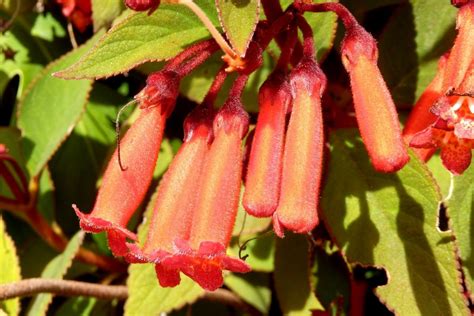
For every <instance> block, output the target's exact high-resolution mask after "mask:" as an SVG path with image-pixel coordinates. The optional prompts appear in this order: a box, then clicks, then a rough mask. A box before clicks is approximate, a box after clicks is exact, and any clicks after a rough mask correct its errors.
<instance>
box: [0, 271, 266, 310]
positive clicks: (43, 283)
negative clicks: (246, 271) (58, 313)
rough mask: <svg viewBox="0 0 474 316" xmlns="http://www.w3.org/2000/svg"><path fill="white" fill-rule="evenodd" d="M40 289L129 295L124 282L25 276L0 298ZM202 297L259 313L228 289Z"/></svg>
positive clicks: (65, 293)
mask: <svg viewBox="0 0 474 316" xmlns="http://www.w3.org/2000/svg"><path fill="white" fill-rule="evenodd" d="M39 293H52V294H56V295H60V296H89V297H96V298H100V299H106V300H112V299H119V300H125V299H127V298H128V290H127V287H126V286H125V285H102V284H95V283H89V282H80V281H71V280H57V279H41V278H32V279H25V280H21V281H18V282H13V283H7V284H3V285H0V301H1V300H7V299H11V298H15V297H25V296H34V295H36V294H39ZM201 299H204V300H207V301H211V302H218V303H222V304H225V305H229V306H232V307H234V308H237V309H240V310H245V311H247V312H249V313H250V314H252V315H260V314H261V313H260V312H259V311H258V310H256V309H255V308H254V307H253V306H251V305H249V304H247V303H246V302H244V301H243V300H242V299H241V298H240V297H238V296H237V295H235V294H234V293H233V292H231V291H229V290H224V289H218V290H216V291H214V292H206V293H205V294H204V295H203V296H202V297H201Z"/></svg>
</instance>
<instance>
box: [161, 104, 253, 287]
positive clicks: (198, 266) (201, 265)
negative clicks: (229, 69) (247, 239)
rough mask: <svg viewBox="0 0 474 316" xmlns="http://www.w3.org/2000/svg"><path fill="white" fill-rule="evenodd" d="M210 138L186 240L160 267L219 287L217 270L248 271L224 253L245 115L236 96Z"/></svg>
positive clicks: (236, 192) (238, 174) (239, 170)
mask: <svg viewBox="0 0 474 316" xmlns="http://www.w3.org/2000/svg"><path fill="white" fill-rule="evenodd" d="M213 130H214V141H213V142H212V145H211V148H210V151H209V153H208V156H207V159H206V161H205V163H204V167H203V171H202V175H201V177H202V178H201V182H200V183H199V184H197V187H196V189H198V190H199V197H198V200H197V204H196V208H195V212H194V217H193V224H192V229H191V232H190V237H189V240H188V241H184V240H183V241H182V242H181V243H180V244H177V243H175V246H176V248H177V250H178V252H179V253H180V255H175V256H172V257H166V258H164V259H163V261H162V264H163V266H167V267H168V269H173V268H174V269H179V270H181V271H182V272H184V273H185V274H186V275H188V276H189V277H190V278H192V279H193V280H195V281H196V282H197V283H198V284H199V285H200V286H202V287H203V288H204V289H206V290H215V289H217V288H219V287H220V286H222V284H223V278H222V270H224V269H225V270H231V271H234V272H242V273H243V272H248V271H250V267H249V266H248V265H247V264H246V263H245V262H243V261H241V260H239V259H236V258H231V257H228V256H227V255H226V248H227V246H228V245H229V242H230V238H231V235H232V229H233V226H234V223H235V217H236V215H237V209H238V204H239V196H240V187H241V176H242V158H243V153H242V148H241V142H242V138H243V137H244V136H245V135H246V133H247V130H248V115H247V113H245V111H244V110H243V109H242V104H241V103H240V100H239V99H238V98H236V97H230V98H229V99H228V100H227V102H226V104H225V105H224V106H223V107H222V109H221V110H220V111H219V113H218V114H217V116H216V118H215V119H214V126H213Z"/></svg>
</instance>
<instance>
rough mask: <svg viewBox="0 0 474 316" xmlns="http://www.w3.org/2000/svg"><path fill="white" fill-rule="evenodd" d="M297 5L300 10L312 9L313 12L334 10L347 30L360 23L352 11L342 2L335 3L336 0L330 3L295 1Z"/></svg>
mask: <svg viewBox="0 0 474 316" xmlns="http://www.w3.org/2000/svg"><path fill="white" fill-rule="evenodd" d="M295 7H296V8H297V9H298V10H300V11H311V12H328V11H331V12H334V13H336V14H337V16H338V17H339V18H340V19H341V21H342V23H344V27H345V28H346V30H349V29H351V28H354V27H355V26H356V25H358V24H359V23H358V22H357V20H356V19H355V18H354V16H353V15H352V13H351V12H350V11H349V10H348V9H347V8H346V7H345V6H343V5H342V4H340V3H335V2H328V3H314V4H306V3H302V2H297V3H295Z"/></svg>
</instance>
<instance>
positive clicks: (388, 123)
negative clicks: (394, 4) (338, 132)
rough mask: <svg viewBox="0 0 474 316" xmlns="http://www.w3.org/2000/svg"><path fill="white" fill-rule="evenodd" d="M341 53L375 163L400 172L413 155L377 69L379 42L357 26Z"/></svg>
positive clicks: (360, 121)
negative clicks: (409, 154) (407, 148)
mask: <svg viewBox="0 0 474 316" xmlns="http://www.w3.org/2000/svg"><path fill="white" fill-rule="evenodd" d="M341 53H342V56H343V58H342V61H343V64H344V67H345V68H346V70H347V71H348V73H349V76H350V81H351V86H352V96H353V99H354V107H355V111H356V117H357V122H358V124H359V130H360V134H361V136H362V140H363V141H364V144H365V146H366V148H367V151H368V153H369V156H370V159H371V161H372V164H373V166H374V168H375V169H376V170H378V171H381V172H394V171H397V170H399V169H401V168H402V167H403V166H404V165H405V164H406V163H407V162H408V160H409V156H408V153H407V150H406V148H405V145H404V143H403V140H402V136H401V132H400V123H399V122H398V116H397V112H396V110H395V104H394V103H393V100H392V97H391V95H390V92H389V91H388V88H387V85H386V84H385V81H384V80H383V78H382V75H381V73H380V70H379V68H378V66H377V58H378V49H377V45H376V43H375V40H374V39H373V37H372V36H371V35H370V34H369V33H367V31H365V30H364V29H363V28H362V27H361V26H359V25H353V26H352V27H350V28H349V29H347V34H346V36H345V38H344V40H343V43H342V47H341Z"/></svg>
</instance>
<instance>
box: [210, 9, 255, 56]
mask: <svg viewBox="0 0 474 316" xmlns="http://www.w3.org/2000/svg"><path fill="white" fill-rule="evenodd" d="M215 1H216V7H217V11H218V13H219V20H220V22H221V25H222V28H223V29H224V31H225V34H226V35H227V38H228V39H229V41H230V43H231V44H232V48H233V49H234V50H235V51H236V52H237V54H239V55H240V56H241V57H244V56H245V52H246V51H247V48H248V46H249V43H250V40H251V39H252V36H253V33H254V32H255V28H256V27H257V23H258V20H259V18H260V0H215Z"/></svg>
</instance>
